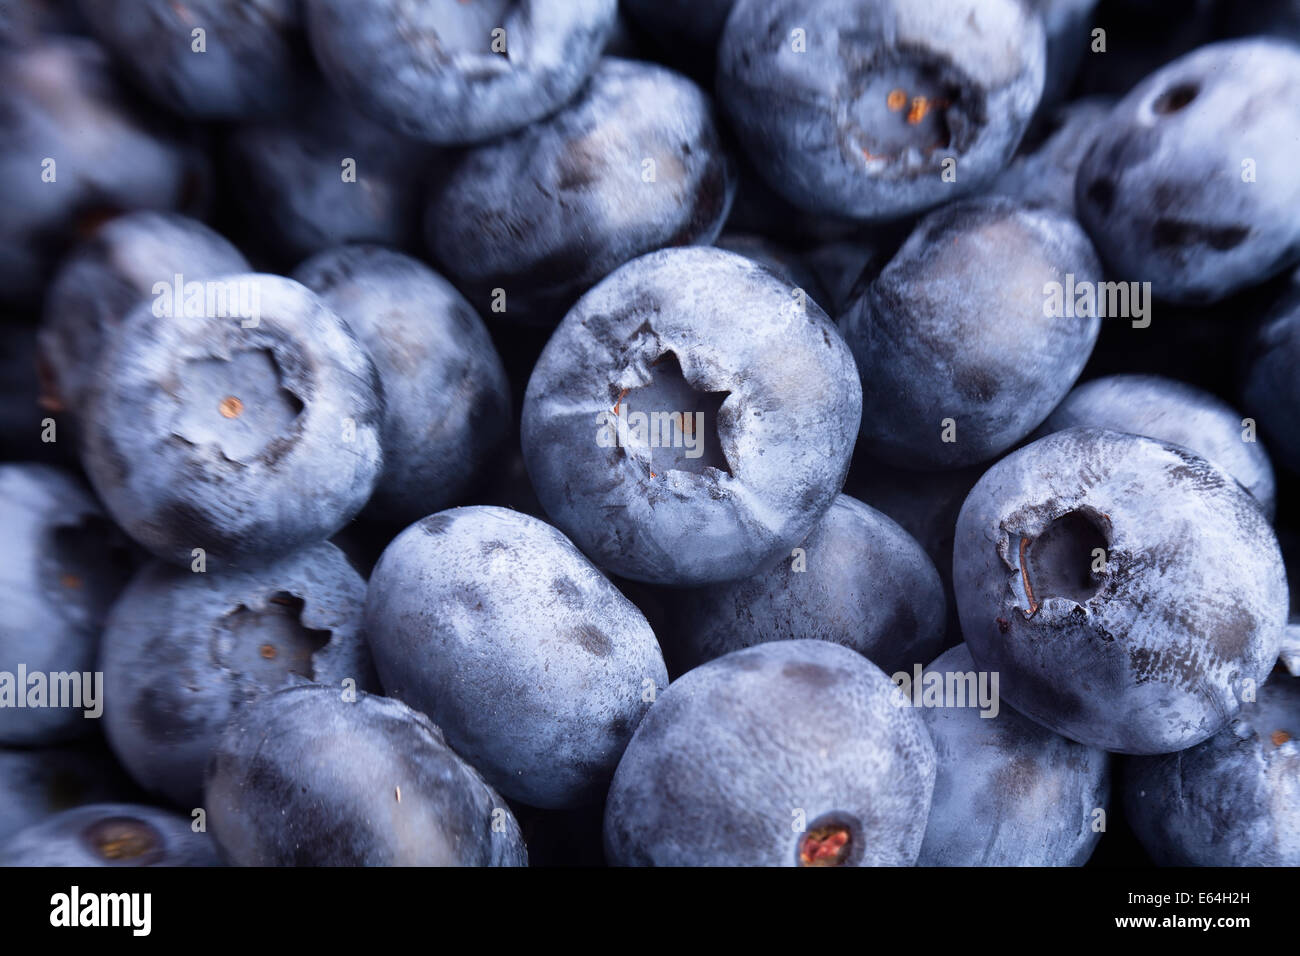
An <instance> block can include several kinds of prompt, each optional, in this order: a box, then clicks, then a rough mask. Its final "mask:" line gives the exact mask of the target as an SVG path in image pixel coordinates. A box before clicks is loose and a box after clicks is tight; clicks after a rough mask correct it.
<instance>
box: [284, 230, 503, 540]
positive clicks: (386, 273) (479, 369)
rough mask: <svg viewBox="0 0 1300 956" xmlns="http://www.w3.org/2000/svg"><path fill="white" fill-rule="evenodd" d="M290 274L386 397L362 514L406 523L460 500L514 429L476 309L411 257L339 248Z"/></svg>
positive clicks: (500, 369) (499, 370) (495, 359)
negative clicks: (380, 464) (367, 360)
mask: <svg viewBox="0 0 1300 956" xmlns="http://www.w3.org/2000/svg"><path fill="white" fill-rule="evenodd" d="M294 277H295V278H296V279H297V280H298V281H299V282H301V283H302V284H303V285H305V286H307V287H308V288H309V289H311V290H312V291H314V292H315V293H316V294H317V295H319V296H320V298H321V300H322V301H324V303H325V304H326V305H327V306H329V308H331V309H332V310H333V311H334V312H336V313H337V314H338V315H339V316H340V317H341V318H342V319H343V320H344V321H345V322H346V323H347V324H348V327H349V328H351V329H352V331H353V332H355V333H356V335H357V337H358V338H359V339H360V340H361V343H362V345H363V346H365V348H366V349H367V351H368V353H369V355H370V357H371V359H372V360H373V361H374V363H375V368H376V369H377V371H378V373H379V380H380V383H381V386H382V390H383V393H384V426H383V434H382V443H383V449H384V471H383V474H381V475H380V476H379V480H378V481H377V483H376V485H375V491H374V495H373V497H372V498H371V500H370V505H369V512H370V513H371V514H373V515H375V516H377V517H379V518H381V519H383V520H387V521H391V522H397V523H399V524H402V525H405V524H409V523H410V522H411V521H414V520H415V519H416V518H422V517H424V516H425V515H427V514H429V513H430V512H432V511H437V510H439V509H441V508H445V507H447V506H448V505H450V504H453V503H455V502H457V501H458V500H459V499H460V498H461V497H462V496H464V495H465V494H466V493H467V492H469V491H470V489H471V486H472V484H473V482H474V481H475V479H476V478H477V477H478V476H479V475H480V474H481V473H482V472H483V470H484V469H485V468H486V467H487V466H488V464H489V462H490V461H492V459H493V456H494V454H495V453H496V452H497V450H498V449H499V448H500V447H501V445H502V444H503V442H504V441H505V439H506V436H507V435H508V434H509V433H510V431H511V426H512V424H513V413H512V409H511V403H510V385H509V383H508V382H507V380H506V372H505V369H504V368H503V367H502V365H501V358H500V357H499V356H498V355H497V352H496V348H495V347H494V346H493V344H492V340H491V338H489V336H488V332H487V329H486V328H485V327H484V325H483V321H482V319H480V318H479V317H478V315H477V314H476V313H475V311H474V308H473V306H471V305H470V304H469V302H467V301H466V300H465V298H464V297H463V296H462V295H461V294H460V293H459V292H457V291H456V289H455V288H454V287H453V286H452V285H451V283H449V282H448V281H447V280H446V279H444V278H442V276H440V275H438V274H437V273H435V272H434V271H433V270H432V269H430V268H429V267H428V266H426V265H424V264H423V263H422V262H419V261H418V260H416V259H412V258H410V257H409V256H404V255H402V254H400V253H397V252H392V251H389V250H386V249H381V248H378V247H375V246H340V247H339V248H337V249H331V250H329V251H327V252H322V253H321V254H320V255H318V256H314V257H313V258H311V259H310V260H308V261H307V262H305V263H303V264H302V265H301V266H299V267H298V269H297V270H296V271H295V272H294Z"/></svg>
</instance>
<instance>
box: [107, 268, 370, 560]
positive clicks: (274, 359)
mask: <svg viewBox="0 0 1300 956" xmlns="http://www.w3.org/2000/svg"><path fill="white" fill-rule="evenodd" d="M225 282H226V283H227V284H230V285H232V286H233V288H235V289H242V290H247V291H246V292H243V293H241V294H240V296H239V297H241V298H246V299H247V300H248V301H247V303H246V304H248V305H254V304H255V303H254V295H256V298H257V300H258V301H257V303H256V305H257V308H256V309H247V310H244V311H249V312H253V311H257V312H259V313H260V314H259V315H257V316H253V317H251V318H250V317H248V316H244V317H240V316H238V315H229V316H221V317H215V316H202V317H198V318H191V317H182V318H179V319H177V318H159V317H157V316H156V315H154V312H153V309H154V308H155V307H156V306H157V302H153V303H143V304H141V305H140V306H138V307H137V308H136V309H135V310H133V311H132V312H131V313H130V314H129V315H128V316H127V317H126V319H125V320H124V321H123V322H122V324H121V326H120V327H119V328H118V330H117V332H116V333H115V334H114V336H113V338H112V341H111V342H110V343H109V347H108V349H107V351H106V353H105V355H104V356H103V357H102V360H101V362H100V364H99V366H98V368H97V369H96V373H95V381H94V386H93V388H92V390H91V393H90V396H89V397H88V399H87V402H86V407H85V410H84V411H85V414H84V417H83V422H82V424H83V425H84V435H83V436H82V438H83V441H82V462H83V464H84V465H85V468H86V471H87V473H88V474H89V475H90V478H91V482H92V483H93V484H94V486H95V488H96V490H97V491H98V492H99V495H100V497H101V498H102V499H103V500H104V502H105V505H106V506H107V508H108V511H109V513H110V514H112V516H113V517H114V519H115V520H116V521H117V522H118V524H120V525H121V526H122V527H123V529H124V530H125V531H126V532H127V533H128V534H130V535H131V536H132V537H133V538H135V539H136V540H137V541H139V542H140V543H141V544H143V545H144V546H145V547H147V548H148V549H149V550H150V551H152V552H153V553H154V554H156V555H158V556H159V557H161V558H163V559H165V560H168V561H172V562H174V563H177V564H184V565H190V564H191V563H192V561H193V560H194V558H195V556H194V554H193V549H196V548H201V549H203V550H204V551H205V552H206V555H207V558H208V559H209V560H213V561H217V562H218V563H219V564H220V563H221V562H234V561H238V560H240V559H247V558H250V557H253V556H263V557H269V556H273V555H277V554H284V553H287V552H289V551H291V550H294V549H295V548H298V547H302V546H304V545H307V544H311V543H314V542H317V541H321V540H324V539H326V538H328V537H329V536H330V535H332V534H334V533H335V532H336V531H338V530H339V528H341V527H342V526H343V525H344V524H345V523H346V522H347V521H348V520H350V519H351V518H352V517H353V516H354V515H356V513H357V512H358V511H360V510H361V508H362V506H363V505H364V504H365V503H366V501H367V500H368V499H369V497H370V493H371V491H372V489H373V487H374V484H375V481H376V480H377V479H378V477H379V475H380V473H381V471H382V469H383V453H382V450H381V443H380V433H381V429H382V425H383V412H384V404H383V398H382V390H381V386H380V383H379V378H378V374H377V373H376V371H375V367H374V365H373V363H372V362H371V361H370V357H369V356H368V355H367V354H366V352H365V350H364V348H363V347H362V346H361V344H360V343H359V342H358V341H357V339H356V337H355V336H354V335H353V333H352V331H351V330H350V329H349V328H348V327H347V325H346V324H345V323H344V322H343V320H342V319H340V318H339V317H338V316H337V315H335V314H334V313H333V312H332V311H330V310H329V309H328V308H327V307H326V306H325V304H324V303H323V302H321V301H320V299H319V298H317V297H316V295H315V294H313V293H312V292H311V291H310V290H309V289H307V288H305V287H304V286H302V285H300V284H299V283H297V282H294V281H293V280H292V279H286V278H284V277H282V276H273V275H260V274H259V275H252V274H244V275H236V276H227V277H225ZM229 298H230V300H231V301H233V300H234V299H235V298H236V296H235V295H233V294H232V295H231V296H230V297H229ZM225 311H228V312H236V311H240V310H239V309H236V308H233V307H227V309H226V310H225Z"/></svg>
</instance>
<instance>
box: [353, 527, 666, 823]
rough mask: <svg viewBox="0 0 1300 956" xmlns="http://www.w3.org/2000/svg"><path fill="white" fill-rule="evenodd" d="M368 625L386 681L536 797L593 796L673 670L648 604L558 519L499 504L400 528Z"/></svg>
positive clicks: (506, 780) (494, 773)
mask: <svg viewBox="0 0 1300 956" xmlns="http://www.w3.org/2000/svg"><path fill="white" fill-rule="evenodd" d="M365 628H366V634H367V635H368V638H369V640H370V645H371V649H372V652H373V654H374V658H375V666H376V667H377V668H378V670H379V678H380V682H381V683H382V684H383V687H384V690H385V692H387V693H388V694H389V695H391V696H393V697H396V698H397V699H399V700H402V701H405V702H406V703H408V704H410V705H411V706H412V707H415V708H416V709H418V710H421V711H423V712H424V713H426V714H428V715H429V717H430V718H431V719H432V720H433V721H434V722H435V723H436V724H437V725H438V726H439V727H441V728H442V730H443V731H444V732H445V733H446V734H447V740H448V742H449V743H450V744H451V746H452V747H454V748H455V749H456V752H457V753H459V754H461V755H462V756H463V757H465V759H467V760H468V761H470V763H472V764H473V765H474V766H475V767H477V768H478V769H479V770H480V771H481V772H482V773H483V775H484V777H486V778H487V780H488V781H489V782H490V783H491V784H492V785H493V786H494V787H496V788H497V789H498V790H500V791H501V793H503V794H505V795H506V796H507V797H510V798H511V799H515V800H519V801H521V802H523V803H527V804H530V805H532V806H536V807H546V808H561V807H572V806H578V805H581V804H583V803H592V802H596V801H598V800H599V799H600V796H601V794H602V793H603V792H604V789H605V787H606V786H608V784H609V779H610V777H611V776H612V774H613V772H614V767H615V766H616V765H617V763H618V759H619V757H620V756H621V755H622V753H623V749H624V748H625V747H626V746H627V742H628V740H629V739H630V738H631V736H632V732H633V731H634V730H636V725H637V723H638V722H639V721H640V720H641V717H642V715H643V714H644V713H645V712H646V710H647V708H649V707H650V704H651V701H653V700H654V697H655V694H656V693H657V692H658V691H660V690H662V688H664V687H666V686H667V684H668V672H667V670H666V669H665V667H664V661H663V654H662V652H661V651H660V649H659V644H658V642H657V641H656V640H655V635H654V632H653V631H652V630H651V629H650V625H649V624H648V623H646V620H645V618H644V617H643V616H642V615H641V612H640V611H638V610H637V609H636V607H635V606H634V605H633V604H632V603H631V602H630V601H628V600H627V599H626V598H625V597H623V595H622V594H620V593H619V591H618V589H617V588H615V587H614V585H613V584H611V583H610V582H609V580H608V579H607V578H605V577H604V576H603V575H602V574H601V573H600V572H599V571H598V570H597V569H596V568H594V567H593V566H592V565H591V564H590V563H589V562H588V561H587V560H586V558H584V557H583V556H582V554H581V553H580V552H579V551H578V549H577V548H575V547H574V546H573V544H572V542H570V541H569V540H568V539H567V538H565V537H564V535H562V534H560V532H559V531H557V530H555V529H554V528H552V527H551V526H550V525H548V524H546V523H545V522H544V521H540V520H538V519H537V518H533V517H530V516H528V515H524V514H520V513H518V512H514V511H510V510H508V509H505V508H494V507H471V508H453V509H452V510H450V511H444V512H440V513H438V514H435V515H430V516H429V517H427V518H424V519H423V520H421V521H418V522H416V523H415V524H414V525H412V526H411V527H409V528H407V529H406V530H405V531H403V532H402V533H401V534H400V535H398V537H397V538H396V540H394V541H393V543H392V544H390V545H389V546H388V548H387V550H385V551H384V554H383V556H382V557H381V558H380V559H379V564H378V565H376V567H375V570H374V573H373V574H372V575H371V578H370V585H369V590H368V593H367V597H366V615H365Z"/></svg>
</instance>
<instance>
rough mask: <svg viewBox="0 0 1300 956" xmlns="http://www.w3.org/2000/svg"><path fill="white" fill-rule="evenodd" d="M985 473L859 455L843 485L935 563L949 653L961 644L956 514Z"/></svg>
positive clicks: (979, 469) (978, 468)
mask: <svg viewBox="0 0 1300 956" xmlns="http://www.w3.org/2000/svg"><path fill="white" fill-rule="evenodd" d="M983 474H984V468H983V466H981V465H974V466H971V467H969V468H957V469H951V470H948V471H912V470H910V469H903V468H893V467H890V466H889V465H886V464H883V463H882V462H878V461H873V460H871V459H870V458H868V457H867V456H866V455H855V456H854V460H853V465H852V467H851V468H850V469H849V477H848V480H847V481H845V483H844V492H845V494H848V495H852V496H853V497H854V498H857V499H858V500H859V501H862V502H863V503H865V504H867V505H869V506H870V507H872V508H875V509H876V510H878V511H880V512H882V513H883V514H885V515H887V516H888V517H889V518H890V519H891V520H893V521H896V522H897V523H898V524H899V525H900V526H901V527H902V528H903V530H904V531H906V532H907V533H908V534H909V535H911V536H912V537H913V538H914V539H915V540H916V542H917V544H919V545H920V546H921V547H922V548H924V549H925V553H926V554H927V555H928V556H929V558H930V560H931V561H932V562H933V563H934V567H935V570H936V571H938V572H939V580H940V581H942V582H943V594H944V602H945V607H946V618H945V620H946V622H947V624H946V627H945V633H944V642H943V647H944V648H947V647H951V646H952V645H953V644H956V643H958V642H959V641H960V640H961V623H960V622H959V621H958V620H957V601H956V599H955V598H954V597H953V590H952V550H953V536H954V535H955V534H956V530H957V513H958V512H959V511H961V506H962V502H963V501H965V500H966V496H967V495H968V494H970V490H971V488H973V487H974V486H975V482H977V481H979V479H980V476H981V475H983ZM922 663H925V662H924V661H922ZM891 673H892V671H891Z"/></svg>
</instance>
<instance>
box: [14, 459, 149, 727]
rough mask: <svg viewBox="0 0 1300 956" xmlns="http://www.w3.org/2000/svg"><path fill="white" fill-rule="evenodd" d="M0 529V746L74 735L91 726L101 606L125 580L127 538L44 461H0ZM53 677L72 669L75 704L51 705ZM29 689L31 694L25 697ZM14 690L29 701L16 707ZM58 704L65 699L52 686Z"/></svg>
mask: <svg viewBox="0 0 1300 956" xmlns="http://www.w3.org/2000/svg"><path fill="white" fill-rule="evenodd" d="M0 528H3V529H4V536H5V544H4V550H3V554H2V556H0V596H2V597H3V602H4V608H5V610H4V614H3V616H0V673H3V674H4V675H6V677H7V680H6V683H7V684H8V686H7V687H6V688H5V692H4V694H3V696H0V700H3V702H4V706H3V708H2V709H0V746H6V747H8V746H22V747H30V746H39V745H43V744H49V743H54V742H57V741H60V740H68V739H71V738H74V737H79V736H84V735H85V734H88V733H90V732H91V730H92V729H93V728H94V725H95V719H94V718H88V717H87V716H86V715H87V713H88V712H90V713H93V712H94V711H95V710H96V709H97V708H102V706H103V704H104V701H103V697H102V694H98V695H97V694H96V692H95V680H94V676H93V674H94V671H95V658H96V655H97V652H98V648H99V639H100V634H101V632H102V630H103V626H104V619H105V617H106V616H107V614H108V610H109V607H110V606H111V605H112V603H113V600H114V598H116V597H117V594H118V592H119V591H120V590H121V588H122V586H123V585H124V584H125V583H126V581H127V579H128V578H129V577H130V571H131V565H132V562H133V554H132V551H131V548H130V546H129V542H128V541H127V540H126V538H125V536H123V535H122V534H121V532H119V531H118V530H117V529H116V528H114V527H113V525H112V523H111V522H110V521H109V520H108V518H107V516H105V514H104V512H103V510H102V509H101V508H100V506H99V503H98V502H96V501H95V499H94V498H93V497H92V496H91V494H90V491H89V489H87V488H86V487H85V486H84V485H83V484H82V482H81V481H79V480H78V479H77V478H76V477H75V476H74V475H72V474H71V473H69V472H67V471H64V470H63V469H60V468H55V467H52V466H49V465H29V464H10V463H5V464H0ZM20 668H21V670H20ZM56 674H65V675H66V674H73V675H75V680H76V681H77V686H78V687H79V688H80V690H81V694H80V695H79V696H80V698H81V704H82V706H70V705H68V706H51V705H52V704H54V703H55V701H54V699H53V696H51V695H53V694H54V693H55V692H56V690H57V688H56V687H55V686H54V684H52V683H51V681H54V680H55V678H53V677H52V676H51V675H56ZM35 679H39V684H37V683H33V681H34V680H35ZM60 683H61V682H60ZM39 688H43V690H41V695H42V698H43V700H41V701H38V698H36V697H34V696H31V695H32V694H33V693H34V692H36V691H37V690H38V689H39ZM101 689H102V688H101ZM86 694H90V695H91V696H97V697H98V699H97V700H95V701H88V700H86V698H85V695H86ZM20 695H21V697H22V700H23V701H24V703H25V704H26V702H27V701H28V700H29V699H30V702H31V703H30V705H24V706H19V700H18V698H19V696H20ZM58 702H59V703H61V704H70V702H69V701H67V700H66V699H64V697H63V695H62V693H61V692H60V693H59V701H58ZM75 702H76V701H75V700H74V701H72V702H71V703H75ZM38 703H40V704H42V705H40V706H38ZM97 716H98V714H96V717H97Z"/></svg>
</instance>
